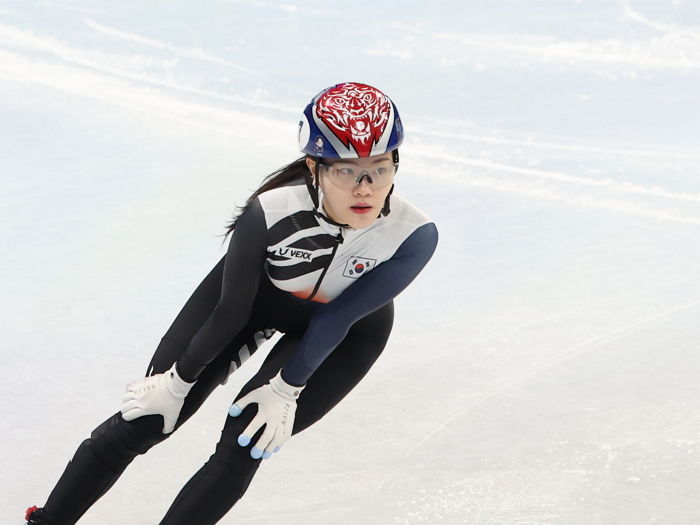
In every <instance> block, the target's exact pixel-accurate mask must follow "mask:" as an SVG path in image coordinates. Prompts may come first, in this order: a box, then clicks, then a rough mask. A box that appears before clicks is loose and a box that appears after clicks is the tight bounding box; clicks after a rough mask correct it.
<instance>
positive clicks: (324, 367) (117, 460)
mask: <svg viewBox="0 0 700 525" xmlns="http://www.w3.org/2000/svg"><path fill="white" fill-rule="evenodd" d="M220 267H221V263H220V264H219V265H217V267H215V268H214V269H213V270H212V272H211V273H210V274H209V275H208V276H207V278H206V279H205V280H204V281H203V282H202V284H201V285H200V286H199V287H198V289H197V290H196V291H195V293H194V294H193V296H192V297H191V298H190V300H189V301H188V302H187V304H186V305H185V307H184V308H183V310H182V311H181V312H180V314H179V315H178V317H177V318H176V320H175V322H174V323H173V326H171V328H170V329H169V330H168V332H167V333H166V335H165V336H164V337H163V339H162V340H161V342H160V344H159V345H158V348H157V349H156V352H155V354H154V356H153V359H152V360H151V363H150V364H149V367H148V370H149V372H148V373H150V374H155V373H161V372H165V371H166V370H168V369H169V368H170V367H171V366H172V364H173V363H174V362H175V361H177V360H178V359H179V357H180V355H182V352H183V351H184V350H185V348H186V342H187V341H189V339H190V338H191V337H192V335H193V334H194V333H195V332H196V330H197V329H198V328H199V326H201V323H202V322H204V320H205V319H206V318H207V316H208V315H209V313H210V312H211V310H212V309H213V307H214V305H215V304H216V299H217V298H218V295H217V293H216V286H217V281H216V278H217V275H219V276H220V272H221V268H220ZM219 283H220V281H219ZM263 288H264V287H261V289H263ZM265 295H266V294H265V293H261V294H260V297H259V299H260V300H259V301H258V300H256V303H255V306H254V308H253V314H252V315H251V318H250V321H249V322H248V325H247V326H246V327H245V328H244V329H243V330H242V331H241V332H240V333H239V334H238V335H237V336H236V337H235V338H234V340H233V341H232V342H231V343H230V344H229V345H228V346H227V348H226V349H225V350H224V351H223V352H222V353H221V354H220V355H219V356H218V357H217V358H216V359H215V360H214V361H213V362H211V363H210V364H209V365H208V366H207V367H206V368H205V370H204V371H203V372H202V374H201V375H200V376H199V378H198V380H197V382H196V383H195V385H194V386H193V387H192V390H191V391H190V392H189V394H188V395H187V397H186V398H185V402H184V405H183V407H182V410H181V412H180V415H179V417H178V421H177V424H176V425H175V430H177V429H178V428H179V427H180V426H181V425H182V424H183V423H184V422H185V421H187V419H189V417H190V416H192V414H194V413H195V412H196V411H197V409H199V407H200V406H201V405H202V403H203V402H204V400H205V399H206V398H207V397H208V396H209V394H210V393H211V392H212V391H213V390H214V389H215V388H216V387H217V386H218V385H219V384H221V382H222V381H223V380H224V379H225V378H226V377H227V374H228V372H229V368H230V363H231V361H232V360H233V359H234V358H235V356H236V355H237V352H238V350H239V349H240V348H241V346H242V345H243V344H245V343H246V342H248V341H250V340H251V339H252V338H253V334H254V333H255V332H257V331H259V330H261V329H263V328H278V327H279V326H277V320H278V319H279V315H278V314H279V311H278V312H275V315H273V314H272V313H270V310H269V309H268V304H269V297H265ZM265 300H267V301H268V303H267V304H266V303H265ZM393 313H394V310H393V303H388V304H387V305H385V306H383V307H382V308H380V309H379V310H376V311H375V312H373V313H371V314H370V315H368V316H366V317H364V318H363V319H360V320H359V321H358V322H356V323H355V324H354V325H353V326H352V327H351V328H350V330H349V332H348V334H347V336H346V337H345V338H344V339H343V341H342V342H341V343H340V345H339V346H338V347H336V349H335V350H334V351H333V352H332V353H331V354H330V356H329V357H328V358H327V359H326V360H325V361H324V362H323V363H322V364H321V366H320V367H319V368H318V369H317V370H316V371H315V372H314V374H313V375H312V376H311V378H310V379H309V381H308V382H307V385H306V388H305V389H304V390H303V391H302V393H301V395H300V397H299V399H298V401H297V412H296V418H295V421H294V428H293V431H292V434H296V433H298V432H301V431H302V430H304V429H306V428H307V427H309V426H310V425H312V424H313V423H315V422H316V421H318V420H319V419H320V418H321V417H323V416H324V415H325V414H326V413H327V412H328V411H329V410H330V409H331V408H333V407H334V406H335V405H336V404H337V403H338V402H339V401H340V400H341V399H342V398H343V397H345V396H346V395H347V394H348V393H349V392H350V391H351V390H352V389H353V388H354V387H355V385H356V384H357V383H358V382H359V381H360V380H361V379H362V377H364V375H365V374H366V373H367V371H368V370H369V369H370V368H371V366H372V365H373V364H374V362H375V361H376V359H377V358H378V357H379V355H380V354H381V352H382V350H383V349H384V346H385V344H386V341H387V339H388V337H389V333H390V332H391V327H392V323H393ZM290 315H291V313H290ZM271 319H274V321H273V322H274V323H275V324H270V320H271ZM284 324H285V323H282V325H284ZM292 324H294V323H292ZM292 324H290V326H291V325H292ZM279 328H280V329H282V327H279ZM301 335H302V334H301V333H300V332H299V331H290V332H287V333H285V335H283V336H282V338H281V339H280V340H279V341H278V342H277V344H276V345H275V346H274V348H273V349H272V350H271V351H270V353H269V355H268V356H267V358H266V359H265V361H264V362H263V364H262V366H261V367H260V370H259V371H258V372H257V373H256V374H255V376H254V377H253V378H252V379H251V380H250V381H249V382H248V383H247V384H246V385H245V386H244V387H243V389H242V390H241V392H240V393H239V394H238V396H237V397H236V399H239V398H240V397H242V396H244V395H245V394H247V393H248V392H250V391H252V390H254V389H256V388H258V387H260V386H262V385H264V384H266V383H267V382H268V381H269V380H270V379H271V378H272V377H273V376H274V375H275V374H277V372H278V371H279V370H280V369H281V368H282V367H283V366H284V363H285V362H286V361H287V359H288V358H289V356H290V355H291V354H292V353H293V352H294V349H295V347H296V345H297V343H298V342H299V340H300V338H301ZM256 412H257V405H251V406H249V407H247V408H246V409H245V410H244V411H243V413H242V414H241V416H239V417H237V418H232V417H228V416H226V419H225V424H224V429H223V432H222V435H221V439H220V441H219V443H218V444H217V446H216V451H215V452H214V454H212V456H211V457H210V458H209V461H207V462H206V463H205V464H204V466H203V467H202V468H201V469H200V470H199V471H198V472H197V473H196V474H195V475H194V476H193V477H192V478H191V479H190V480H189V482H188V483H187V484H186V485H185V487H183V489H182V490H181V491H180V493H179V494H178V496H177V498H176V499H175V501H174V502H173V504H172V505H171V507H170V509H169V510H168V512H167V514H166V515H165V517H164V518H163V520H162V521H161V525H176V524H187V525H191V524H192V523H197V524H201V525H205V524H209V523H216V522H217V521H218V520H219V519H221V517H223V516H224V515H225V514H226V513H227V512H228V511H229V510H230V509H231V507H232V506H233V505H234V504H235V502H236V501H237V500H238V499H239V498H240V497H241V496H242V495H243V493H244V492H245V491H246V489H247V488H248V485H249V484H250V482H251V480H252V478H253V476H254V475H255V472H256V471H257V469H258V467H259V465H260V461H261V460H260V459H257V460H256V459H253V458H252V457H251V456H250V447H245V448H244V447H241V446H239V445H238V443H237V438H238V435H239V434H241V433H242V432H243V430H244V429H245V428H246V427H247V426H248V424H249V423H250V421H251V420H252V418H253V417H254V416H255V414H256ZM162 426H163V419H162V417H161V416H143V417H141V418H138V419H136V420H134V421H129V422H127V421H124V419H123V418H122V417H121V414H120V413H116V414H114V415H113V416H111V417H110V418H109V419H107V420H106V421H105V422H104V423H102V424H101V425H100V426H98V427H97V428H96V429H95V430H94V431H93V432H92V434H91V436H90V438H88V439H86V440H85V441H83V443H81V445H80V447H79V448H78V450H77V451H76V453H75V456H74V457H73V459H72V460H71V462H70V463H69V464H68V467H66V470H65V472H64V473H63V475H62V476H61V479H60V480H59V481H58V483H57V485H56V487H55V488H54V490H53V491H52V493H51V495H50V496H49V499H48V501H47V503H46V505H45V507H44V508H45V510H46V511H47V513H48V515H49V517H50V518H51V523H55V524H56V525H67V524H73V523H75V522H76V521H77V520H78V519H79V518H80V517H81V516H82V515H83V514H84V513H85V512H86V511H87V509H88V508H90V506H91V505H92V504H93V503H94V502H95V501H96V500H97V499H98V498H100V497H101V496H102V495H103V494H104V493H105V492H107V490H109V488H110V487H111V486H112V485H113V484H114V482H115V481H116V480H117V479H118V478H119V476H120V475H121V474H122V472H123V471H124V470H125V469H126V467H127V466H128V465H129V463H131V461H132V460H133V459H134V457H136V456H137V455H139V454H143V453H145V452H146V451H148V450H149V449H150V448H151V447H152V446H153V445H155V444H157V443H159V442H161V441H163V440H164V439H166V438H167V437H169V436H170V435H171V434H167V435H166V434H163V433H162ZM262 431H263V430H262V429H261V430H260V431H259V432H258V433H257V434H256V435H255V436H253V438H252V440H251V442H252V443H255V442H256V441H257V439H258V437H259V436H260V435H261V434H262Z"/></svg>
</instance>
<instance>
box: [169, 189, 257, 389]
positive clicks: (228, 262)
mask: <svg viewBox="0 0 700 525" xmlns="http://www.w3.org/2000/svg"><path fill="white" fill-rule="evenodd" d="M266 234H267V226H266V224H265V215H264V212H263V210H262V207H261V206H260V201H259V200H258V199H255V200H254V201H253V202H252V203H251V204H250V205H249V206H248V207H247V208H246V210H245V211H244V212H243V213H242V214H241V216H240V217H239V218H238V222H237V223H236V228H235V229H234V230H233V233H232V234H231V240H230V242H229V245H228V250H227V252H226V257H225V261H224V272H223V278H222V283H221V296H220V297H219V301H218V303H217V304H216V307H215V308H214V311H213V312H212V313H211V315H210V316H209V318H208V319H207V320H206V321H205V322H204V324H203V325H202V327H201V328H200V329H199V330H198V331H197V333H196V334H195V335H194V337H193V338H192V340H191V341H190V344H189V345H188V347H187V350H185V353H184V354H183V355H182V357H181V358H180V359H179V360H178V362H177V371H178V374H180V377H182V379H184V380H185V381H187V382H192V381H194V380H196V379H197V377H199V374H200V373H201V372H202V370H204V367H206V366H207V365H208V364H209V363H210V362H211V361H213V360H214V359H215V358H216V357H217V356H218V355H219V354H220V353H221V352H222V351H223V350H224V348H226V346H227V345H228V343H230V342H231V340H232V339H233V337H234V336H235V335H236V334H237V333H238V332H239V331H240V330H241V329H242V328H243V327H244V326H245V324H246V323H247V322H248V318H249V317H250V312H251V309H252V306H253V300H254V299H255V294H256V292H257V290H258V284H259V282H260V276H261V273H262V271H263V267H264V263H265V254H266V251H267V241H266Z"/></svg>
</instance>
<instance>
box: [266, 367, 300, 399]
mask: <svg viewBox="0 0 700 525" xmlns="http://www.w3.org/2000/svg"><path fill="white" fill-rule="evenodd" d="M270 387H271V388H272V391H273V392H274V393H275V394H277V395H279V396H281V397H283V398H285V399H287V400H289V401H296V400H297V399H298V398H299V394H301V391H302V390H304V388H305V386H294V385H290V384H289V383H287V382H286V381H285V380H284V379H282V371H281V370H280V371H279V372H277V375H276V376H275V377H273V378H272V379H270Z"/></svg>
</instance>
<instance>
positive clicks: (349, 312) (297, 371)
mask: <svg viewBox="0 0 700 525" xmlns="http://www.w3.org/2000/svg"><path fill="white" fill-rule="evenodd" d="M437 240H438V231H437V228H436V227H435V224H433V223H428V224H424V225H423V226H421V227H419V228H418V229H416V231H414V232H413V233H412V234H411V235H410V236H409V237H408V238H407V239H406V240H405V241H404V242H403V243H402V244H401V246H399V248H398V250H396V253H394V255H393V256H392V257H391V259H389V260H387V261H384V262H383V263H381V264H379V265H378V266H377V267H376V268H375V269H374V270H372V271H371V272H369V273H368V274H367V275H364V276H362V277H361V278H360V279H358V280H357V281H356V282H354V283H353V284H351V285H350V286H348V287H347V288H346V289H345V290H344V291H343V293H341V294H340V295H339V296H338V297H336V298H335V299H333V300H332V301H331V302H329V303H327V304H325V305H324V306H323V307H322V308H319V309H318V310H317V311H316V313H314V315H313V317H312V318H311V321H310V323H309V326H308V327H307V329H306V331H305V332H304V337H303V338H302V340H301V342H300V343H299V347H298V348H297V350H296V352H295V353H294V355H293V356H292V357H291V358H290V359H289V361H288V362H287V364H286V365H285V366H284V370H283V371H282V377H283V379H284V380H285V381H287V382H288V383H289V384H292V385H298V386H301V385H303V384H305V383H306V381H307V380H308V378H309V377H311V374H313V373H314V371H315V370H316V369H317V368H318V367H319V366H320V365H321V363H322V362H323V361H324V360H325V359H326V357H328V355H330V353H331V352H332V351H333V350H334V349H335V347H336V346H338V344H339V343H340V342H341V341H342V340H343V338H344V337H345V336H346V335H347V333H348V330H349V329H350V327H351V326H352V325H353V324H354V323H355V322H356V321H358V320H359V319H361V318H362V317H364V316H366V315H368V314H370V313H371V312H373V311H375V310H377V309H378V308H380V307H382V306H384V305H385V304H386V303H388V302H389V301H391V300H392V299H393V298H394V297H396V296H397V295H398V294H399V293H400V292H401V291H402V290H403V289H404V288H406V287H407V286H408V285H409V284H410V283H411V281H413V279H415V278H416V276H417V275H418V274H419V273H420V271H421V270H422V269H423V267H424V266H425V265H426V264H427V263H428V261H429V260H430V258H431V257H432V255H433V252H434V251H435V247H436V246H437Z"/></svg>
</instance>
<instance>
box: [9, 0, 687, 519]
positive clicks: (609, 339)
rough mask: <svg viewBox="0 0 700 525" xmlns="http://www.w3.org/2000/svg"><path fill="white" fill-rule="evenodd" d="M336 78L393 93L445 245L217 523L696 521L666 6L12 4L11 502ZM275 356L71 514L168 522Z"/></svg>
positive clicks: (676, 57) (409, 161)
mask: <svg viewBox="0 0 700 525" xmlns="http://www.w3.org/2000/svg"><path fill="white" fill-rule="evenodd" d="M342 80H357V81H363V82H368V83H370V84H374V85H377V86H378V87H380V88H381V89H383V90H385V91H386V92H387V93H389V94H390V96H392V98H393V99H394V101H395V102H396V103H397V105H398V107H399V109H400V111H401V115H402V117H403V120H404V124H405V127H406V131H407V137H408V138H407V142H406V145H405V147H404V148H403V149H402V166H401V171H400V173H399V175H398V177H399V179H398V181H397V182H398V186H397V192H399V193H401V194H402V195H404V196H405V197H407V198H408V199H409V200H411V201H413V202H415V203H416V204H417V205H419V206H420V207H421V208H422V209H424V210H425V211H426V212H427V213H428V214H429V215H431V216H432V217H433V218H434V219H435V221H436V223H437V224H438V226H439V229H440V232H441V242H440V246H439V249H438V252H437V253H436V255H435V257H434V259H433V261H432V262H431V264H430V265H429V267H428V268H427V269H426V270H425V272H424V273H423V274H422V275H421V276H420V278H419V279H418V280H417V281H416V282H415V283H414V284H413V285H412V286H411V287H410V288H409V289H408V290H407V291H406V292H405V293H404V294H403V295H402V296H400V297H399V299H398V300H397V316H398V317H397V321H396V326H395V330H394V332H393V334H392V338H391V340H390V343H389V346H388V348H387V350H386V352H385V354H384V356H383V357H382V359H381V360H380V361H379V363H378V364H377V365H376V366H375V368H374V369H373V370H372V372H371V373H370V374H369V375H368V377H367V378H366V379H365V380H364V381H363V382H362V383H361V384H360V386H359V387H358V388H357V389H356V390H355V391H354V392H353V393H352V394H351V395H350V396H349V397H348V398H347V399H346V400H345V401H344V402H343V403H342V404H341V405H340V406H338V407H337V408H336V409H335V410H334V411H333V412H331V413H330V414H329V415H328V416H327V417H326V418H325V419H324V420H322V421H321V422H320V423H318V424H317V425H316V426H315V427H313V428H312V429H310V430H309V431H308V432H305V433H303V434H301V435H299V436H297V437H296V438H295V439H293V440H292V441H291V442H290V443H289V444H288V445H287V446H286V447H285V450H284V451H283V452H281V453H280V454H279V455H277V456H275V458H274V459H273V460H270V461H269V462H268V463H266V464H265V465H264V467H263V468H262V469H261V470H260V472H259V474H258V476H257V477H256V479H255V481H254V482H253V484H252V486H251V488H250V490H249V492H248V494H247V495H246V497H245V498H244V500H242V501H241V502H240V504H238V505H237V506H236V507H235V508H234V510H233V511H231V512H230V513H229V515H228V516H227V517H226V518H225V519H224V520H223V523H247V524H256V525H257V524H261V525H262V524H269V523H278V522H284V523H285V524H288V525H293V524H301V523H304V524H308V523H314V524H315V523H318V524H326V523H334V524H348V525H350V524H352V525H354V524H357V523H363V524H366V525H386V524H413V523H444V524H455V523H469V524H534V523H536V524H543V523H551V524H567V525H568V524H597V523H604V524H615V525H618V524H641V523H659V524H692V523H700V500H699V499H698V497H697V486H698V484H699V482H700V474H699V472H700V468H699V467H700V411H699V409H698V403H697V400H698V399H699V398H700V384H699V382H698V377H699V376H700V374H699V372H700V357H699V356H698V340H700V322H698V318H699V317H700V278H699V277H700V275H699V272H698V268H700V182H699V180H700V179H698V169H697V166H698V163H699V161H700V148H699V147H698V137H700V104H699V103H698V102H699V101H698V95H697V94H698V93H700V7H698V3H697V2H691V1H683V0H674V1H662V0H647V1H644V2H641V1H637V2H632V1H630V2H628V1H619V2H618V1H604V0H596V1H588V0H578V1H570V2H558V1H557V2H555V1H553V0H545V1H539V2H526V1H524V0H498V1H493V2H461V1H455V0H452V1H445V2H431V3H424V2H420V3H419V2H398V1H391V2H370V1H367V0H363V1H358V2H353V3H351V4H348V3H343V2H334V3H330V2H320V1H316V2H313V1H309V2H294V3H275V2H271V1H255V0H247V1H246V0H237V1H217V2H185V1H178V2H136V1H133V0H127V1H122V2H108V1H92V2H89V1H87V0H45V1H35V0H29V1H17V0H15V1H9V0H0V183H1V189H2V191H0V243H1V245H2V247H3V253H2V257H0V285H1V287H2V289H1V294H2V301H1V302H0V314H1V319H2V331H1V332H0V333H1V335H0V347H1V349H2V360H1V365H0V366H1V367H2V378H3V383H2V404H1V406H2V418H1V421H2V422H1V423H0V425H1V427H0V430H1V435H2V443H3V446H2V447H1V449H0V454H2V456H1V457H0V459H1V461H2V463H1V464H2V466H3V474H2V490H0V521H1V522H2V523H8V524H10V523H19V522H20V521H21V515H22V513H23V510H24V508H26V507H27V506H29V505H32V504H39V505H40V504H42V503H43V502H44V499H45V498H46V496H47V494H48V492H49V491H50V489H51V488H52V486H53V484H54V483H55V481H56V479H57V477H58V476H59V474H60V473H61V471H62V470H63V468H64V466H65V464H66V462H67V461H68V459H69V458H70V456H71V455H72V453H73V451H74V450H75V448H76V446H77V445H78V443H79V442H80V441H81V440H82V439H84V438H85V437H86V436H87V435H88V433H89V431H90V430H91V429H92V428H93V427H94V426H95V425H96V424H98V423H99V422H100V421H102V420H103V419H104V418H106V417H107V416H108V415H110V414H111V413H112V412H113V411H115V410H116V409H117V408H118V406H119V400H120V398H121V392H122V389H123V386H124V385H125V384H126V383H127V382H128V381H130V380H132V379H134V378H136V377H138V376H139V375H140V374H142V373H143V372H144V371H145V367H146V365H147V363H148V361H149V359H150V355H151V354H152V352H153V350H154V349H155V347H156V344H157V342H158V340H159V338H160V337H161V335H162V333H163V332H164V331H165V329H166V328H167V327H168V326H169V323H170V322H171V320H172V318H173V317H174V315H175V314H176V313H177V312H178V311H179V308H180V307H181V306H182V304H183V303H184V301H185V300H186V298H187V297H188V296H189V294H190V293H191V291H192V290H193V289H194V286H196V284H198V283H199V281H200V280H201V278H202V277H203V276H204V275H205V274H206V272H207V271H208V270H209V269H210V268H211V266H212V265H213V264H214V263H215V262H216V261H217V260H218V259H219V258H220V257H221V255H222V254H223V250H224V247H223V246H222V245H221V237H218V235H219V234H221V233H223V228H224V225H225V222H226V220H228V218H229V217H230V216H231V215H232V214H233V212H234V206H235V205H236V204H240V203H242V202H243V201H244V200H245V198H246V197H247V195H248V194H249V192H250V191H251V190H252V189H254V188H255V187H256V186H257V184H258V183H259V181H260V179H261V177H262V176H263V175H265V174H266V173H268V172H270V171H272V170H273V169H275V168H277V167H278V166H280V165H282V164H284V163H286V162H288V161H290V160H291V159H293V158H295V156H296V155H297V152H296V150H295V132H296V123H297V116H298V113H299V111H300V110H301V108H303V106H304V105H305V104H306V103H307V101H308V100H309V99H310V98H311V96H312V95H313V94H315V93H316V92H317V91H318V90H320V89H321V88H322V87H325V86H327V85H330V84H332V83H335V82H338V81H342ZM262 357H263V354H262V352H260V353H259V354H257V355H256V356H254V358H253V360H252V361H251V362H250V363H249V364H248V365H247V366H246V367H244V368H243V369H242V370H240V371H239V372H238V373H237V374H236V375H235V376H234V377H233V378H232V380H231V381H230V382H229V383H228V384H227V385H226V386H224V387H222V388H220V389H219V390H218V391H217V392H216V393H215V394H214V395H213V396H212V398H211V399H210V400H209V401H208V402H207V403H206V404H205V406H204V407H203V408H202V409H201V410H200V412H199V413H198V414H197V415H196V416H194V417H193V418H192V420H191V421H190V422H188V424H187V425H185V426H184V427H183V428H182V429H181V430H180V431H179V432H178V434H177V435H176V436H174V437H173V439H170V440H168V441H167V442H166V443H164V444H162V445H160V446H158V447H156V448H155V449H153V450H152V451H151V452H149V454H147V455H146V456H144V457H143V458H139V459H137V460H136V461H135V462H134V464H133V465H132V466H131V467H130V468H129V469H128V470H127V472H126V473H125V474H124V476H123V477H122V479H121V480H120V481H119V482H118V483H117V485H116V486H115V487H114V488H113V489H112V490H111V491H110V492H109V493H108V494H107V495H106V496H105V497H104V498H103V499H102V500H100V501H99V502H98V504H97V505H95V506H94V507H93V508H92V509H91V510H90V511H89V513H88V514H87V515H86V516H85V518H84V520H83V521H84V522H85V523H88V524H90V523H100V524H112V523H114V524H122V523H128V524H133V525H142V524H143V525H146V524H152V523H157V522H158V520H159V519H160V518H161V517H162V515H163V514H164V512H165V510H166V509H167V508H168V506H169V504H170V502H171V501H172V499H173V498H174V497H175V495H176V494H177V492H178V491H179V488H180V487H181V486H182V485H183V484H184V483H185V482H186V480H187V479H189V476H190V475H192V474H193V473H194V472H195V471H196V470H197V469H198V468H199V466H200V465H201V464H202V463H203V462H204V461H205V460H206V458H208V456H209V455H210V454H211V452H212V450H213V447H214V444H215V443H216V441H217V440H218V437H219V432H220V429H221V426H222V424H223V421H224V419H225V417H226V412H227V408H228V405H229V403H230V401H231V400H232V398H233V396H234V395H235V393H236V391H237V388H239V387H240V385H241V384H242V382H243V381H244V380H245V377H246V374H250V373H252V371H253V370H254V368H255V364H256V363H259V361H260V359H261V358H262ZM232 446H235V445H234V444H232Z"/></svg>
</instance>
